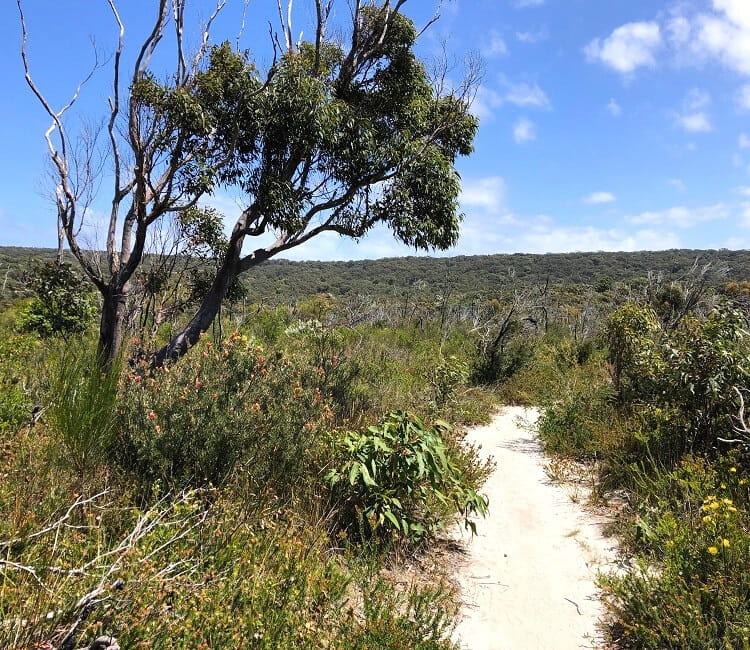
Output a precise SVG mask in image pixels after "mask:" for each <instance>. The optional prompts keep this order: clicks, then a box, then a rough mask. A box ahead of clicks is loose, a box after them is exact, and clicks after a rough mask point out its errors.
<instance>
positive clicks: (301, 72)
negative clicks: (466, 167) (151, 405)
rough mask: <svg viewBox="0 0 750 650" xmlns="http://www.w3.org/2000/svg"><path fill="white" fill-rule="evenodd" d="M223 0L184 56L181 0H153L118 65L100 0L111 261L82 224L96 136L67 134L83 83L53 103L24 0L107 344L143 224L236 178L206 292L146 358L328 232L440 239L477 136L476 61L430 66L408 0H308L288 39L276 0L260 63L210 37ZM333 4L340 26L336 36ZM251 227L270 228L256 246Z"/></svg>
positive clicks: (449, 230) (65, 200)
mask: <svg viewBox="0 0 750 650" xmlns="http://www.w3.org/2000/svg"><path fill="white" fill-rule="evenodd" d="M227 1H228V0H217V4H216V6H215V10H214V12H213V14H212V15H211V16H210V18H209V19H208V21H207V23H206V25H205V27H204V28H203V29H202V32H201V38H200V39H199V41H200V45H199V46H198V48H197V50H196V51H195V52H194V53H192V55H191V56H188V53H187V51H186V46H185V39H184V34H185V32H186V27H187V25H186V18H185V16H186V9H187V5H188V0H157V1H156V6H155V19H154V22H153V26H152V29H151V31H150V33H149V34H148V36H147V37H146V38H145V40H144V41H143V42H142V44H141V46H140V50H139V51H138V53H137V55H136V56H135V59H134V64H133V66H132V68H131V69H129V71H128V72H127V74H126V72H125V69H124V63H123V61H124V58H123V50H124V31H125V27H124V24H123V21H122V19H121V15H120V13H119V11H118V9H117V6H116V4H115V0H106V2H107V4H108V6H109V9H110V10H111V14H112V17H113V20H114V22H115V24H116V25H117V28H118V31H119V38H118V42H117V46H116V49H115V53H114V56H113V57H112V59H111V74H112V89H111V96H110V98H109V101H108V105H107V109H106V115H105V123H106V135H107V138H106V139H107V141H108V146H107V149H106V157H107V159H108V162H109V163H110V165H111V168H112V170H113V173H112V175H111V176H112V185H111V187H110V189H109V190H108V195H107V198H108V200H109V201H110V205H111V211H110V215H109V221H108V224H107V226H106V233H104V234H105V236H106V237H105V241H106V264H97V263H95V262H94V261H93V258H92V255H91V254H90V253H89V252H87V251H86V250H84V246H82V244H81V242H80V241H79V234H78V233H79V232H80V228H81V223H82V220H84V219H85V217H86V213H87V207H88V205H89V204H90V202H91V201H92V195H93V191H94V189H95V188H96V185H97V180H98V179H97V166H96V165H94V164H92V163H91V161H92V160H94V154H93V150H94V146H95V145H94V144H93V142H92V141H91V139H85V138H84V140H83V141H80V140H79V141H78V142H76V137H75V136H74V135H73V134H72V132H69V131H68V128H67V127H68V124H67V121H66V115H67V113H68V111H69V109H70V107H71V106H72V104H73V102H74V101H75V100H76V98H77V95H78V91H76V93H75V94H74V95H73V100H72V101H71V102H70V103H68V104H67V105H66V106H64V107H63V108H62V109H59V110H58V109H55V108H53V107H52V105H51V104H50V102H49V101H48V100H47V98H46V97H45V94H44V92H43V91H42V89H41V88H40V87H39V86H38V85H37V84H36V83H35V81H34V79H33V77H32V74H31V70H30V67H29V60H28V56H27V28H26V20H25V18H24V13H23V7H22V0H17V3H18V8H19V15H20V22H21V26H22V30H23V36H24V38H23V46H22V51H21V54H22V58H23V62H24V67H25V71H26V80H27V83H28V84H29V86H30V87H31V90H32V91H33V92H34V94H35V95H36V97H37V99H38V100H39V102H40V103H41V105H42V107H43V108H44V110H45V111H46V112H47V113H48V115H49V117H50V118H51V126H50V129H49V130H48V131H47V133H46V140H47V145H48V148H49V154H50V156H51V159H52V163H53V169H54V175H55V181H56V190H55V203H56V208H57V215H58V219H59V223H60V225H61V228H62V230H63V231H64V233H65V238H66V240H67V244H68V246H69V248H70V250H71V252H72V253H73V255H74V256H75V258H76V259H77V260H78V262H79V263H80V265H81V267H82V268H83V270H84V271H85V273H86V274H87V275H88V277H89V278H90V279H91V281H92V282H93V283H94V285H95V286H96V287H97V289H98V290H99V292H100V293H101V296H102V305H103V306H102V314H101V324H100V335H99V346H100V350H101V351H102V353H103V354H104V356H105V358H107V359H111V358H113V357H114V356H115V355H116V354H117V353H118V349H119V347H120V344H121V340H122V337H123V323H124V314H125V309H126V304H127V301H128V296H129V292H130V281H131V278H132V277H133V274H134V273H135V272H136V270H137V269H138V268H139V266H140V265H141V264H143V261H144V251H146V248H147V245H148V242H149V235H150V232H151V231H152V229H153V228H155V227H157V226H156V224H158V223H159V222H160V221H163V220H166V219H173V218H180V215H183V214H186V213H189V214H191V219H195V214H196V210H198V211H200V206H201V205H204V204H205V202H206V201H207V198H208V197H210V195H211V194H212V193H214V192H215V191H216V190H218V189H220V188H222V187H231V188H234V190H239V191H240V192H241V195H242V197H243V199H242V200H243V203H242V204H241V205H240V207H238V214H237V215H236V220H235V223H234V227H233V229H232V232H231V235H230V236H229V237H228V238H227V239H226V241H225V242H223V243H222V246H221V249H220V250H219V251H218V252H217V260H216V271H215V273H214V274H213V276H212V279H211V282H210V283H209V284H208V285H207V288H206V290H205V293H204V295H203V296H202V300H201V301H200V304H199V306H198V308H197V309H196V311H195V313H194V314H193V316H192V318H190V320H189V321H188V322H187V324H186V326H185V327H184V328H183V329H182V330H181V331H180V332H178V333H177V334H176V336H175V337H174V338H173V339H172V340H171V341H170V342H169V343H168V345H166V346H165V347H164V348H162V349H161V350H159V351H157V352H156V353H155V354H154V357H153V360H154V364H156V365H158V364H162V363H164V362H165V361H167V360H174V359H177V358H178V357H179V356H180V355H182V354H184V353H185V351H186V350H187V349H188V348H189V347H190V346H191V345H192V344H193V343H195V341H196V340H197V339H198V337H199V336H200V334H201V332H204V331H205V330H206V329H208V328H209V327H210V325H211V323H212V321H213V320H214V318H215V317H216V315H217V313H218V312H219V310H220V307H221V301H222V299H223V297H224V295H225V293H226V291H227V288H228V287H229V286H230V284H231V283H232V281H233V280H234V279H235V278H236V277H237V276H238V275H239V274H241V273H244V272H246V271H249V270H250V269H252V268H253V267H255V266H257V265H258V264H261V263H262V262H264V261H266V260H268V259H269V258H271V257H273V256H274V255H278V254H280V253H283V252H285V251H288V250H290V249H291V248H294V247H296V246H299V245H302V244H304V243H305V242H308V241H309V240H311V239H312V238H314V237H316V236H318V235H321V234H322V233H326V232H332V233H337V234H338V235H341V236H345V237H353V238H359V237H362V236H363V235H365V234H366V233H367V232H368V231H370V230H371V229H372V228H373V226H375V225H376V224H385V225H386V226H387V227H388V228H389V229H390V230H391V231H392V233H393V235H394V236H395V237H396V238H397V239H398V240H400V241H401V242H404V243H406V244H407V245H410V246H413V247H415V248H418V249H430V248H438V249H445V248H447V247H449V246H451V245H452V244H453V243H454V242H455V241H456V239H457V237H458V226H459V222H460V219H461V215H460V213H459V210H458V194H459V189H460V185H459V176H458V174H457V172H456V170H455V166H454V165H455V161H456V158H457V157H458V156H460V155H468V154H469V153H470V152H471V151H472V142H473V138H474V136H475V133H476V130H477V122H476V120H475V118H474V117H473V116H472V115H471V114H470V113H469V111H468V105H469V99H470V98H469V94H470V93H471V92H472V89H473V88H474V87H475V82H476V76H475V73H476V68H475V67H474V66H469V68H468V73H467V74H466V75H465V77H464V80H463V81H462V83H461V84H460V85H459V86H458V87H456V88H449V87H448V86H447V84H446V78H447V77H446V73H445V69H443V70H442V73H440V72H438V73H437V74H428V72H427V68H426V65H425V64H424V63H423V62H422V61H420V60H419V58H418V57H417V55H416V54H415V51H414V48H415V44H416V42H417V39H418V38H419V36H420V35H421V33H422V31H423V30H422V31H420V30H418V29H417V28H416V26H415V24H414V22H413V21H412V20H411V19H410V18H408V17H407V16H406V15H404V13H403V9H404V6H405V5H406V4H407V0H393V1H391V0H384V1H379V2H376V1H374V0H372V1H366V0H349V2H346V3H345V2H343V1H341V2H337V0H309V5H310V8H311V9H312V12H311V15H312V16H314V18H313V23H312V25H311V31H310V33H311V34H312V38H310V39H309V40H303V39H302V38H301V37H300V39H299V40H297V41H295V40H294V39H293V36H292V34H293V32H292V24H291V21H292V15H293V12H292V1H291V0H289V3H288V6H287V7H286V11H284V10H283V8H282V6H281V0H278V10H279V12H278V13H279V23H280V27H279V29H278V30H277V31H276V32H273V33H272V34H271V41H272V45H273V52H274V57H273V63H272V64H271V65H270V66H268V69H267V70H264V71H262V70H260V69H259V67H258V66H257V65H256V63H255V61H254V60H253V59H252V57H251V56H250V55H249V54H248V53H247V52H245V51H242V50H240V49H238V48H237V47H233V46H231V45H230V43H229V42H228V41H223V42H221V41H214V40H213V39H212V35H211V29H212V25H214V24H215V19H216V17H217V16H218V15H219V13H220V12H221V11H222V10H223V9H224V7H225V5H226V3H227ZM336 7H341V10H342V11H343V12H344V13H343V15H346V16H347V21H346V22H347V25H346V26H343V27H342V26H337V29H336V30H335V31H336V33H337V34H338V35H337V36H336V37H331V36H329V31H330V32H334V30H333V29H330V30H329V23H330V22H331V17H332V15H333V11H334V9H335V8H336ZM336 15H342V14H341V13H340V12H339V13H338V14H336ZM431 22H432V21H430V23H428V25H429V24H431ZM170 30H173V32H172V31H170ZM165 35H169V36H170V38H168V39H167V38H164V37H165ZM165 42H169V43H170V47H171V46H174V47H175V48H176V56H175V57H174V60H175V61H176V62H177V63H176V65H175V69H174V70H172V71H171V72H170V74H169V75H168V76H167V77H166V78H163V77H161V78H160V76H159V75H158V74H157V73H156V71H155V69H154V66H153V65H152V60H153V59H154V54H155V53H156V52H157V49H158V48H160V47H164V46H163V43H165ZM107 178H108V177H107ZM269 235H271V237H270V239H269ZM257 238H263V239H262V240H261V241H263V242H267V241H270V243H265V244H264V245H260V244H258V245H255V244H253V243H252V242H253V241H254V240H255V241H257Z"/></svg>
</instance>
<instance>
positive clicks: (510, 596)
mask: <svg viewBox="0 0 750 650" xmlns="http://www.w3.org/2000/svg"><path fill="white" fill-rule="evenodd" d="M536 417H537V413H536V411H533V410H526V409H522V408H517V407H511V408H506V409H504V410H503V412H502V413H501V414H500V415H498V416H496V417H495V419H494V420H493V422H492V423H491V424H490V425H488V426H486V427H478V428H475V429H472V430H471V431H470V432H469V434H468V436H467V441H468V442H470V443H472V444H474V445H477V446H480V445H481V450H480V453H481V454H482V455H484V456H492V457H494V459H495V462H496V463H497V468H496V470H495V471H494V473H493V474H492V476H491V477H490V479H489V480H488V481H487V483H486V484H485V486H484V489H483V492H484V493H485V494H486V495H487V496H488V497H489V499H490V513H489V516H488V518H487V519H486V520H481V519H480V520H479V521H477V528H478V535H477V536H476V537H475V538H473V539H471V537H470V535H469V534H468V533H466V532H462V531H457V532H456V533H455V535H456V537H457V538H460V539H462V540H463V544H462V546H463V548H464V549H465V555H464V556H463V558H462V561H461V562H460V564H459V568H458V574H457V576H456V579H457V580H458V582H459V583H460V586H461V594H462V601H463V603H464V607H463V613H464V617H463V620H462V621H461V622H460V623H459V625H458V627H457V629H456V632H455V635H454V639H455V640H456V641H458V642H459V643H460V645H461V647H462V648H466V649H467V650H537V649H538V650H568V649H577V648H596V647H599V646H598V644H597V638H598V636H599V635H598V633H597V628H596V623H597V620H598V619H599V617H600V616H601V614H602V610H601V606H600V604H599V602H598V600H597V597H596V587H595V585H594V582H593V581H594V578H595V576H596V573H597V570H601V569H604V568H606V567H607V565H608V564H609V565H611V563H613V562H614V559H615V547H614V545H615V542H614V541H613V540H612V539H607V538H605V537H604V536H603V535H602V532H601V523H602V519H601V517H597V516H596V515H594V514H592V512H590V511H588V510H586V509H585V508H584V507H583V506H582V505H581V503H580V502H574V501H573V500H571V497H570V494H569V493H568V492H566V490H565V489H564V488H562V487H560V486H559V485H556V484H553V483H552V482H551V481H550V479H549V478H548V476H547V474H546V473H545V470H544V466H545V464H546V463H547V459H546V458H545V457H544V455H543V454H542V453H541V450H540V447H539V444H538V442H537V440H536V439H535V436H534V434H533V431H532V430H531V427H530V426H529V425H530V424H531V423H532V422H533V420H535V419H536ZM521 420H523V421H525V423H526V424H525V425H524V424H521V425H520V426H519V421H521ZM581 496H583V495H581ZM583 500H584V501H585V497H584V499H583Z"/></svg>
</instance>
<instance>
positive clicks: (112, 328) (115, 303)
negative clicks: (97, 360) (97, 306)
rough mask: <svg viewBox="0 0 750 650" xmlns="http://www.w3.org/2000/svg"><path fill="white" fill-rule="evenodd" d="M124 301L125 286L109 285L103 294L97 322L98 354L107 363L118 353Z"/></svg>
mask: <svg viewBox="0 0 750 650" xmlns="http://www.w3.org/2000/svg"><path fill="white" fill-rule="evenodd" d="M126 301H127V289H126V288H125V287H121V288H120V287H117V286H111V287H110V288H109V290H108V292H107V293H106V294H105V295H104V296H103V304H102V317H101V321H100V322H99V354H100V356H101V359H102V361H103V362H104V363H105V364H107V365H108V364H110V363H112V361H114V360H115V359H116V358H117V356H118V355H119V354H120V347H121V345H122V335H123V324H124V323H123V321H124V320H125V304H126Z"/></svg>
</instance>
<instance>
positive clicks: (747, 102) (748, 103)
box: [737, 84, 750, 111]
mask: <svg viewBox="0 0 750 650" xmlns="http://www.w3.org/2000/svg"><path fill="white" fill-rule="evenodd" d="M737 103H738V104H739V106H740V108H741V109H742V110H743V111H750V84H745V85H744V86H742V88H740V91H739V93H738V94H737Z"/></svg>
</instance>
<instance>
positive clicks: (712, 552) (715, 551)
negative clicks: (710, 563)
mask: <svg viewBox="0 0 750 650" xmlns="http://www.w3.org/2000/svg"><path fill="white" fill-rule="evenodd" d="M708 552H709V553H710V554H711V555H716V554H717V553H718V552H719V549H718V548H716V547H715V546H709V547H708Z"/></svg>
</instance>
